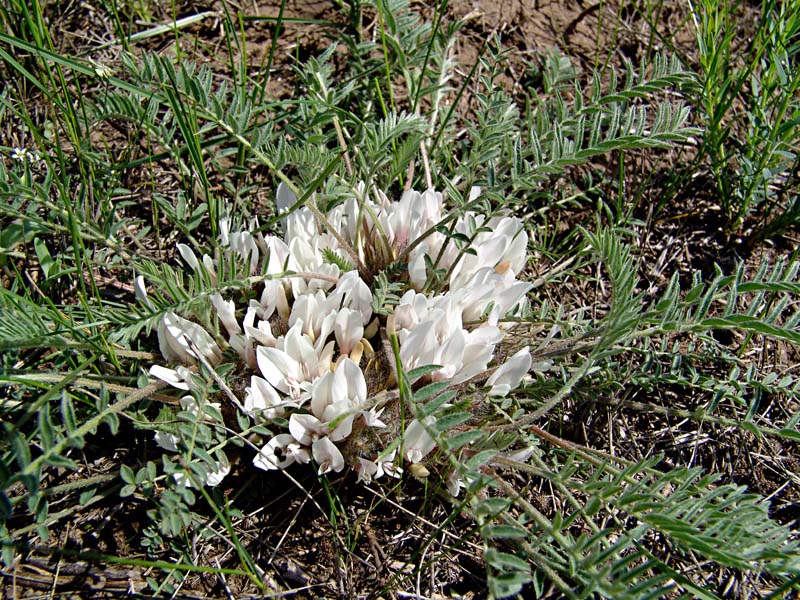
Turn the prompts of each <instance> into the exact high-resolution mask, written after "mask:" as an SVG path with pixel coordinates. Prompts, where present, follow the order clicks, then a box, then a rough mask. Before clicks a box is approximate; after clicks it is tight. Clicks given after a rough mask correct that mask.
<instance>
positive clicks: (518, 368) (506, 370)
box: [486, 346, 531, 396]
mask: <svg viewBox="0 0 800 600" xmlns="http://www.w3.org/2000/svg"><path fill="white" fill-rule="evenodd" d="M530 368H531V353H530V350H529V348H528V346H525V347H524V348H523V349H522V350H520V351H519V352H517V353H516V354H515V355H514V356H512V357H511V358H509V359H508V360H507V361H506V362H505V363H503V364H502V365H501V366H500V368H499V369H497V370H496V371H495V372H494V373H492V376H491V377H489V379H487V380H486V385H487V386H490V387H491V389H490V390H489V395H490V396H505V395H507V394H508V393H509V392H510V391H511V390H513V389H515V388H517V387H519V384H520V383H521V382H522V378H523V377H524V376H525V374H526V373H527V372H528V371H529V370H530Z"/></svg>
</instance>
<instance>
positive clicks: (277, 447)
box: [253, 433, 311, 471]
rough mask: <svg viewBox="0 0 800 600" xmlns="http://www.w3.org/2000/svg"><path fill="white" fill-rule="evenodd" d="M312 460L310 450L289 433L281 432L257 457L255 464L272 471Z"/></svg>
mask: <svg viewBox="0 0 800 600" xmlns="http://www.w3.org/2000/svg"><path fill="white" fill-rule="evenodd" d="M310 460H311V455H310V454H309V453H308V450H306V449H305V448H303V447H302V446H301V445H300V444H298V443H297V441H296V440H295V439H294V438H293V437H292V436H291V435H290V434H288V433H281V434H278V435H276V436H275V437H274V438H272V439H271V440H270V441H269V442H268V443H267V445H266V446H264V447H263V448H262V449H261V450H260V451H259V453H258V454H256V456H255V458H253V464H254V465H255V466H256V467H258V468H259V469H264V470H265V471H270V470H274V469H285V468H286V467H288V466H289V465H292V464H294V463H296V462H298V463H307V462H308V461H310Z"/></svg>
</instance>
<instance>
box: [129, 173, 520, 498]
mask: <svg viewBox="0 0 800 600" xmlns="http://www.w3.org/2000/svg"><path fill="white" fill-rule="evenodd" d="M479 193H480V191H479V190H478V189H477V188H474V189H473V190H472V192H471V195H470V200H474V199H475V198H477V196H478V194H479ZM277 196H278V207H279V210H280V211H284V210H285V209H286V208H287V207H289V206H291V205H293V204H295V202H296V200H297V199H296V197H295V196H294V194H293V193H291V192H290V191H289V189H288V188H287V187H286V186H284V185H281V186H280V187H279V189H278V195H277ZM368 196H369V195H368V194H367V193H366V191H365V190H364V189H357V190H355V193H354V194H353V195H352V197H350V198H348V199H347V200H346V201H344V202H343V203H341V204H339V205H338V206H336V207H335V208H333V209H332V210H330V211H329V212H328V213H327V214H326V215H319V214H317V215H315V214H314V212H313V211H312V210H311V209H309V208H308V207H301V208H299V209H297V210H295V211H294V212H291V213H290V214H287V215H286V216H285V217H284V218H283V222H284V230H285V235H284V237H283V239H280V238H279V237H276V236H262V235H261V234H253V233H251V232H250V231H238V232H234V233H232V232H230V231H229V228H228V226H227V224H223V225H224V227H223V233H222V239H221V242H222V243H221V245H222V247H223V248H224V249H225V250H226V252H227V253H228V254H229V255H230V256H235V257H237V259H238V260H239V262H240V263H241V264H244V265H248V266H249V272H247V273H244V274H243V275H244V276H261V278H262V279H266V283H265V284H264V289H263V292H262V293H261V295H260V299H259V300H251V301H250V303H249V305H248V306H247V307H244V311H243V312H244V314H243V318H242V320H241V322H240V321H239V320H238V319H237V307H236V306H235V304H234V302H233V301H232V300H229V299H228V300H226V299H225V298H223V297H222V296H221V295H220V294H215V295H214V296H213V297H212V298H211V301H212V304H213V306H214V308H215V310H216V313H217V315H218V318H219V321H220V323H221V324H222V327H223V328H224V330H225V332H226V333H227V345H228V346H229V347H230V348H232V349H233V350H234V351H235V352H237V353H238V355H239V356H240V358H241V363H242V365H243V371H246V372H249V374H250V377H249V386H243V387H244V389H243V390H241V395H242V396H243V398H242V401H239V399H234V402H235V403H236V404H237V407H238V409H239V410H241V411H243V412H244V413H246V414H247V415H248V417H249V418H250V419H252V420H253V421H254V422H256V423H258V424H262V425H264V426H267V427H270V428H271V429H275V428H276V427H275V424H276V422H277V423H287V422H288V427H287V430H284V431H282V432H280V433H277V434H276V435H273V437H272V438H271V439H268V440H266V443H265V444H264V445H263V447H261V449H260V451H259V452H258V453H257V455H256V456H255V458H254V459H253V463H254V465H255V466H256V467H259V468H261V469H266V470H271V469H283V468H285V467H287V466H289V465H291V464H293V463H309V462H311V461H312V460H313V462H314V464H315V465H316V467H317V469H318V472H319V473H327V472H330V471H334V472H339V471H342V470H343V469H344V468H345V467H346V466H348V465H349V466H350V467H352V468H353V469H355V470H356V471H357V472H358V474H359V478H360V479H361V480H365V481H369V480H371V479H374V478H379V477H381V476H383V475H390V476H397V475H398V473H400V472H401V470H402V468H403V465H404V464H408V465H418V464H419V463H420V462H421V461H422V460H423V459H424V458H425V457H426V456H427V455H428V454H429V453H430V452H432V451H433V450H434V448H435V442H434V440H433V438H432V437H431V436H430V435H429V433H428V430H429V428H430V426H431V425H432V424H433V418H432V417H428V418H427V420H426V422H425V423H424V424H423V423H421V422H420V421H418V420H416V419H412V420H410V421H409V422H407V423H405V426H404V427H403V426H402V425H401V424H399V423H398V421H399V420H400V414H401V410H400V408H399V407H398V406H397V405H398V404H399V397H398V394H397V392H396V389H395V388H396V375H395V373H394V370H393V369H392V367H391V365H392V364H393V363H394V357H393V356H387V354H388V352H387V350H386V348H387V347H389V344H388V343H386V340H387V337H388V336H391V335H393V334H394V335H396V336H397V340H398V342H399V347H400V359H401V363H402V366H403V369H404V370H405V371H410V370H412V369H414V368H416V367H423V366H429V365H437V366H439V368H438V369H437V370H435V371H433V372H428V373H427V374H426V375H424V377H425V378H426V379H427V380H429V381H450V382H451V383H452V384H453V385H457V384H462V383H465V382H468V381H471V380H474V381H478V382H482V381H483V380H481V379H480V378H479V376H480V375H481V374H484V373H485V372H486V371H487V370H489V369H490V364H491V363H492V360H493V358H494V354H495V348H496V346H497V345H498V344H499V343H500V342H501V341H502V340H503V339H504V335H505V329H504V327H505V326H504V324H503V323H502V322H501V320H502V319H503V317H505V316H507V315H510V314H515V313H516V312H518V311H519V310H521V308H522V306H523V304H524V303H525V302H526V298H525V297H526V293H527V292H528V290H529V289H530V287H531V286H530V284H528V283H525V282H521V281H519V280H518V279H517V276H518V274H519V273H520V272H521V271H522V269H523V268H524V267H525V264H526V252H527V243H528V238H527V234H526V233H525V231H524V228H523V226H522V223H521V222H520V220H519V219H517V218H515V217H512V216H499V217H492V218H489V219H487V218H485V217H484V216H483V215H480V214H475V213H466V214H465V215H464V216H462V217H460V218H457V219H455V218H453V219H448V218H447V216H446V215H445V214H444V212H443V199H442V196H441V194H440V193H438V192H435V191H432V190H428V191H426V192H424V193H419V192H415V191H409V192H406V193H405V194H403V196H402V198H401V199H400V200H399V201H396V202H392V201H390V200H389V199H388V198H386V196H385V195H383V194H382V193H380V192H377V193H375V194H374V197H373V198H370V197H368ZM178 249H179V251H180V254H181V256H182V257H183V259H184V261H185V262H186V263H187V264H188V265H189V266H190V268H191V269H193V270H194V271H195V272H198V273H201V274H202V275H203V276H204V277H208V278H210V280H211V281H212V282H215V281H216V280H217V269H218V268H219V264H218V260H215V259H213V258H212V257H210V256H203V257H202V258H201V259H198V257H197V256H196V255H195V254H194V252H193V251H192V250H191V249H190V248H189V247H188V246H185V245H179V246H178ZM398 259H402V261H403V263H404V264H405V265H406V267H405V269H402V272H401V274H400V275H399V276H398V281H402V282H404V283H405V284H406V287H407V291H406V292H405V293H404V294H403V295H402V297H401V298H400V301H399V303H397V304H396V306H391V307H376V310H378V309H381V313H385V312H387V309H388V311H390V312H389V314H388V316H387V315H385V314H373V312H374V311H373V306H374V305H373V302H374V298H373V293H372V291H371V289H370V286H369V285H368V284H367V282H366V281H364V279H363V278H362V273H364V272H365V271H366V272H372V273H375V272H376V271H378V270H380V269H382V268H385V267H387V266H389V265H392V264H395V263H396V262H397V261H398ZM351 264H352V265H353V266H350V265H351ZM355 264H358V266H359V269H357V268H356V267H355ZM348 267H349V268H348ZM432 269H435V270H436V272H435V273H434V272H432ZM263 276H266V277H263ZM434 276H437V277H439V281H440V284H439V285H438V288H439V289H442V290H443V291H441V292H438V293H432V292H430V291H428V290H429V287H430V281H431V280H432V278H433V277H434ZM137 293H138V294H139V297H140V300H142V301H143V302H145V303H149V300H148V299H147V295H146V293H145V291H144V282H143V280H142V279H141V278H140V279H138V280H137ZM158 340H159V345H160V348H161V353H162V355H163V356H164V358H165V359H166V360H167V361H169V362H171V363H180V364H179V365H178V366H176V367H175V368H167V367H163V366H160V365H155V366H153V367H152V368H151V371H150V372H151V374H152V375H154V376H156V377H158V378H160V379H162V380H163V381H166V382H167V383H169V384H170V385H172V386H174V387H176V388H179V389H182V390H191V389H192V388H193V386H194V385H196V384H193V373H192V370H191V369H190V368H188V367H190V366H191V365H193V364H196V363H198V361H199V362H201V363H203V364H204V365H205V366H206V367H212V368H213V367H214V366H215V365H218V364H220V362H221V361H222V359H223V353H222V350H221V348H220V344H222V340H215V339H214V337H213V336H212V335H211V334H210V333H209V332H207V331H206V330H205V329H204V328H203V327H201V326H200V325H197V324H196V323H194V322H192V321H189V320H187V319H184V318H182V317H180V316H178V315H176V314H174V313H168V314H167V315H166V316H165V317H164V318H163V320H162V321H161V323H160V324H159V327H158ZM222 345H223V346H224V344H222ZM493 366H494V367H497V368H495V369H494V372H493V373H492V374H491V376H489V377H488V379H486V380H485V384H486V385H487V386H488V387H489V388H490V389H489V394H490V395H495V396H504V395H506V394H507V393H508V392H509V391H511V390H512V389H514V388H516V387H517V386H519V384H520V382H521V380H522V378H523V376H524V375H525V374H526V373H527V372H528V370H529V369H530V367H531V357H530V353H529V351H528V348H523V349H522V350H521V351H519V352H517V353H516V354H514V355H513V356H512V357H511V358H509V359H508V360H507V361H506V362H505V363H503V364H502V365H499V366H497V365H493ZM417 379H419V377H418V378H417ZM411 383H412V385H413V384H414V383H416V381H411ZM232 393H235V392H232ZM190 399H191V396H188V397H186V399H185V404H186V406H184V408H186V407H187V406H189V405H190V404H191V402H190ZM182 403H184V401H182ZM191 410H195V411H198V410H200V409H198V408H192V409H191ZM195 414H199V413H197V412H196V413H195ZM203 414H205V413H203ZM276 420H277V421H276ZM384 434H385V435H384ZM355 440H362V441H363V440H370V441H371V442H370V443H357V442H356V441H355ZM385 440H389V442H391V441H394V443H389V442H385ZM398 440H400V442H399V443H398ZM157 441H158V442H159V444H161V445H162V446H163V447H164V448H165V449H168V450H172V451H174V450H176V449H177V448H178V444H179V440H178V439H177V437H176V436H174V435H170V434H159V436H158V437H157ZM398 450H399V452H398ZM226 462H227V461H225V460H221V461H220V464H219V465H218V467H219V470H218V471H217V472H216V473H212V475H211V476H209V478H208V480H207V481H206V483H207V484H214V483H218V482H219V481H220V480H221V476H224V468H225V467H224V465H225V464H226ZM456 491H457V487H456Z"/></svg>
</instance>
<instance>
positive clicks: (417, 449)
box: [403, 417, 436, 464]
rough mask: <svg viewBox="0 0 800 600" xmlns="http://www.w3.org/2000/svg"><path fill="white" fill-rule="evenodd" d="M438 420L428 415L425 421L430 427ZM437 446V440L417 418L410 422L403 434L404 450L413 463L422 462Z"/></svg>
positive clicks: (407, 458) (408, 459)
mask: <svg viewBox="0 0 800 600" xmlns="http://www.w3.org/2000/svg"><path fill="white" fill-rule="evenodd" d="M435 422H436V419H434V418H433V417H427V418H426V420H425V423H426V424H427V425H428V427H430V426H431V425H433V424H434V423H435ZM435 447H436V442H435V441H434V439H433V438H432V437H431V436H430V434H429V433H428V432H427V431H426V430H425V427H424V426H423V425H422V423H420V422H419V421H418V420H417V419H414V420H413V421H411V423H409V425H408V427H406V430H405V432H404V434H403V452H404V454H405V458H406V460H407V461H408V462H410V463H411V464H415V463H418V462H420V461H421V460H422V459H423V458H425V457H426V456H427V455H428V454H430V453H431V452H432V451H433V449H434V448H435Z"/></svg>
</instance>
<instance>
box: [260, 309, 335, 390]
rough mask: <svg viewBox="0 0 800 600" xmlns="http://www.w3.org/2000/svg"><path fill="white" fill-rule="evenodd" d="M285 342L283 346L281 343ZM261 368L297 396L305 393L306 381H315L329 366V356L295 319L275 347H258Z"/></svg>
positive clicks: (278, 387) (277, 384)
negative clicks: (303, 330)
mask: <svg viewBox="0 0 800 600" xmlns="http://www.w3.org/2000/svg"><path fill="white" fill-rule="evenodd" d="M280 346H282V347H280ZM256 360H257V362H258V368H259V369H260V370H261V374H262V375H263V376H264V379H266V380H267V381H269V382H270V384H272V386H273V387H274V388H275V389H276V390H278V391H280V392H282V393H284V394H286V395H290V396H292V397H294V398H296V399H300V398H301V396H302V395H303V391H304V386H303V384H304V383H306V382H312V381H314V380H315V379H317V378H318V377H319V376H320V375H322V374H323V373H325V372H326V371H328V370H329V368H330V357H329V356H328V355H327V353H325V352H320V353H317V350H316V349H315V348H314V345H313V344H312V343H311V339H310V338H309V337H308V336H307V335H305V334H303V333H302V323H300V322H298V323H295V325H294V327H291V328H290V329H289V331H288V332H287V333H286V336H284V338H283V340H282V344H280V345H279V347H276V348H268V347H264V346H259V347H258V348H257V349H256Z"/></svg>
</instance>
